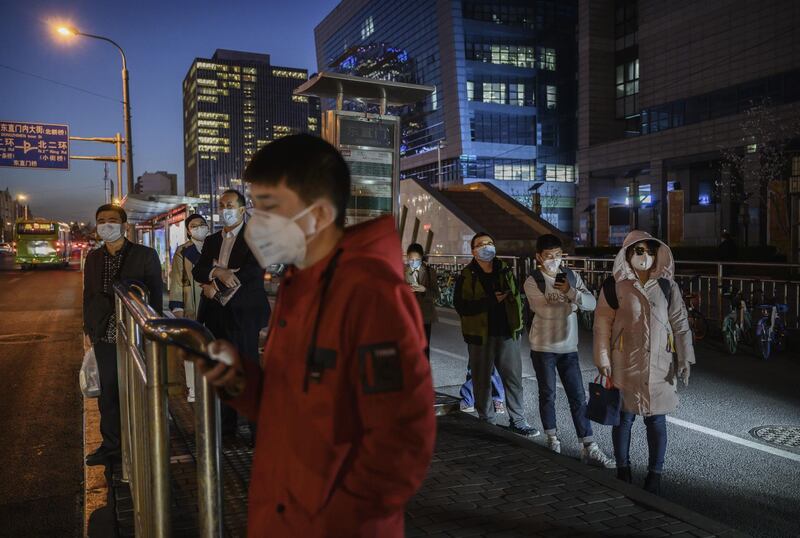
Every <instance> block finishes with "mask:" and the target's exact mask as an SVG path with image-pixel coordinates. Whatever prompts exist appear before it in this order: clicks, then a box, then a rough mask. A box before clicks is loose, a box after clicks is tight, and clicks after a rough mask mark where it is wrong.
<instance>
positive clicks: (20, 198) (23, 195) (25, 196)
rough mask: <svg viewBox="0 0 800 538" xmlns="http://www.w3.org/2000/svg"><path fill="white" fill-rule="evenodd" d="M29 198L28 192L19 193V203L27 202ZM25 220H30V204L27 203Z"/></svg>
mask: <svg viewBox="0 0 800 538" xmlns="http://www.w3.org/2000/svg"><path fill="white" fill-rule="evenodd" d="M27 200H28V196H27V195H26V194H18V195H17V203H19V202H25V201H27ZM25 220H28V204H25Z"/></svg>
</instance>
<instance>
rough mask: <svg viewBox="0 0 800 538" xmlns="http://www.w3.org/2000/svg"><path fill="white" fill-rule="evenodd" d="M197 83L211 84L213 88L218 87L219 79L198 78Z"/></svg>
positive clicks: (200, 84)
mask: <svg viewBox="0 0 800 538" xmlns="http://www.w3.org/2000/svg"><path fill="white" fill-rule="evenodd" d="M197 84H198V86H211V87H212V88H216V87H217V81H216V80H211V79H208V78H198V79H197Z"/></svg>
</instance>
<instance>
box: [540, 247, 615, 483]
mask: <svg viewBox="0 0 800 538" xmlns="http://www.w3.org/2000/svg"><path fill="white" fill-rule="evenodd" d="M562 260H563V252H562V244H561V240H560V239H559V238H558V237H557V236H555V235H552V234H546V235H543V236H541V237H539V239H537V241H536V262H537V265H538V268H537V269H536V270H535V271H533V273H531V275H530V276H529V277H528V278H527V280H525V284H524V288H525V294H526V295H527V297H528V304H529V305H530V308H531V311H532V312H533V314H534V317H533V323H532V325H531V331H530V335H529V338H530V344H531V360H532V361H533V368H534V370H535V371H536V382H537V384H538V385H539V414H540V416H541V419H542V426H544V433H545V434H546V435H547V447H548V448H549V449H550V450H552V451H553V452H556V453H559V454H560V453H561V441H560V440H559V438H558V431H557V429H556V405H555V404H556V371H558V374H559V376H560V377H561V383H562V384H563V385H564V390H565V391H566V393H567V399H568V400H569V408H570V412H571V413H572V422H573V424H574V425H575V432H576V433H577V435H578V440H579V441H580V442H581V461H583V462H584V463H587V464H591V465H597V466H599V467H606V468H613V467H614V466H615V465H614V460H612V459H611V458H609V457H608V456H606V455H605V454H604V453H603V451H602V450H601V449H600V447H599V446H597V443H595V442H594V439H593V438H592V425H591V423H590V422H589V419H587V418H586V393H585V392H584V390H583V377H582V376H581V365H580V361H579V359H578V317H577V314H576V312H577V311H578V309H581V310H594V309H595V306H596V305H597V301H596V299H595V297H594V295H593V294H592V293H591V292H590V291H589V290H588V289H587V288H586V285H585V284H584V283H583V280H582V279H581V277H580V275H579V274H577V273H575V272H574V271H572V270H571V269H569V268H568V267H566V266H562Z"/></svg>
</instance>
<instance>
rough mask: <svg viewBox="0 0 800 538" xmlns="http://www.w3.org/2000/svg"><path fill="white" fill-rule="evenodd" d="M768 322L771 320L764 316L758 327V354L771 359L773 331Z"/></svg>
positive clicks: (764, 358)
mask: <svg viewBox="0 0 800 538" xmlns="http://www.w3.org/2000/svg"><path fill="white" fill-rule="evenodd" d="M768 323H769V320H768V319H766V318H763V319H761V320H759V322H758V327H757V329H756V345H755V348H756V355H757V356H758V357H759V358H761V359H763V360H767V359H769V356H770V355H772V331H770V327H769V325H768Z"/></svg>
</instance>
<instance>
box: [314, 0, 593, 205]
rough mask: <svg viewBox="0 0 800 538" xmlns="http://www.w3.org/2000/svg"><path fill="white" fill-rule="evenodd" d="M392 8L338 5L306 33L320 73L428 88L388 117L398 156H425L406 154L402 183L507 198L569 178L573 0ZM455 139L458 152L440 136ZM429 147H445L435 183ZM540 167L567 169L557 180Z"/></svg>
mask: <svg viewBox="0 0 800 538" xmlns="http://www.w3.org/2000/svg"><path fill="white" fill-rule="evenodd" d="M401 6H402V7H400V5H398V4H397V3H396V2H393V1H392V0H371V1H367V2H357V1H355V0H344V1H342V2H341V3H340V4H339V6H338V7H337V8H336V10H335V13H336V16H335V17H330V18H329V19H326V20H325V21H323V22H322V23H321V24H320V26H319V27H317V31H316V34H317V39H318V40H317V60H318V69H319V70H320V71H336V72H342V73H347V74H352V75H356V76H363V77H371V78H379V79H387V80H395V81H399V82H409V83H415V84H428V85H432V86H434V87H435V88H436V91H435V92H434V95H432V96H431V97H429V98H428V99H426V101H425V102H422V103H418V104H416V105H414V106H408V107H403V108H399V109H395V110H392V111H391V112H392V113H399V114H400V115H401V118H402V140H401V156H403V157H411V156H415V155H421V154H428V155H429V157H427V158H423V159H422V160H423V162H424V163H425V164H419V160H420V159H418V158H417V159H415V166H414V167H413V169H412V168H410V167H403V171H402V177H415V178H418V179H420V180H425V181H429V182H431V183H435V182H437V181H438V180H439V179H441V180H442V181H443V183H445V184H446V183H469V182H473V181H489V182H493V183H495V184H496V185H497V186H498V187H499V188H501V189H503V190H505V191H506V192H508V193H509V194H512V195H514V196H516V193H520V192H521V193H527V189H528V188H529V187H530V183H531V182H532V181H535V180H542V181H559V182H562V183H565V182H569V181H573V182H574V164H575V151H576V147H575V141H576V121H575V114H574V110H575V106H576V94H577V89H576V82H575V78H576V77H575V73H576V70H577V56H576V48H575V34H574V32H575V26H576V24H577V1H575V0H502V1H501V0H494V1H476V0H451V1H449V2H445V3H444V4H442V3H440V2H430V1H427V0H409V1H408V2H403V3H402V4H401ZM334 24H335V27H334V26H333V25H334ZM443 55H448V56H444V57H443ZM454 101H455V103H454ZM323 105H324V106H326V107H327V106H332V103H330V104H329V103H327V102H325V103H323ZM349 107H350V108H351V109H353V108H357V109H360V110H363V109H364V106H363V105H360V104H357V103H356V104H350V105H349ZM358 107H360V108H358ZM456 133H460V136H458V139H460V147H459V145H458V144H457V143H454V142H453V141H452V140H447V137H448V136H450V137H452V136H453V135H455V134H456ZM439 140H445V141H446V143H447V150H445V151H443V153H447V158H445V157H444V156H443V164H442V174H441V178H440V177H439V173H438V163H437V161H436V148H437V143H438V141H439ZM454 150H456V151H457V156H456V157H455V158H454V157H453V153H454ZM426 159H430V161H428V160H426ZM407 161H408V160H407V159H406V160H405V161H404V162H407ZM431 161H432V162H431ZM402 165H403V163H401V166H402ZM545 165H559V166H561V167H564V168H565V169H567V168H568V169H570V170H572V171H573V172H572V173H564V174H560V175H558V176H557V177H558V179H556V176H555V175H553V174H548V173H546V171H545ZM561 178H569V179H561ZM521 201H522V202H523V203H525V202H526V201H525V200H521Z"/></svg>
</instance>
